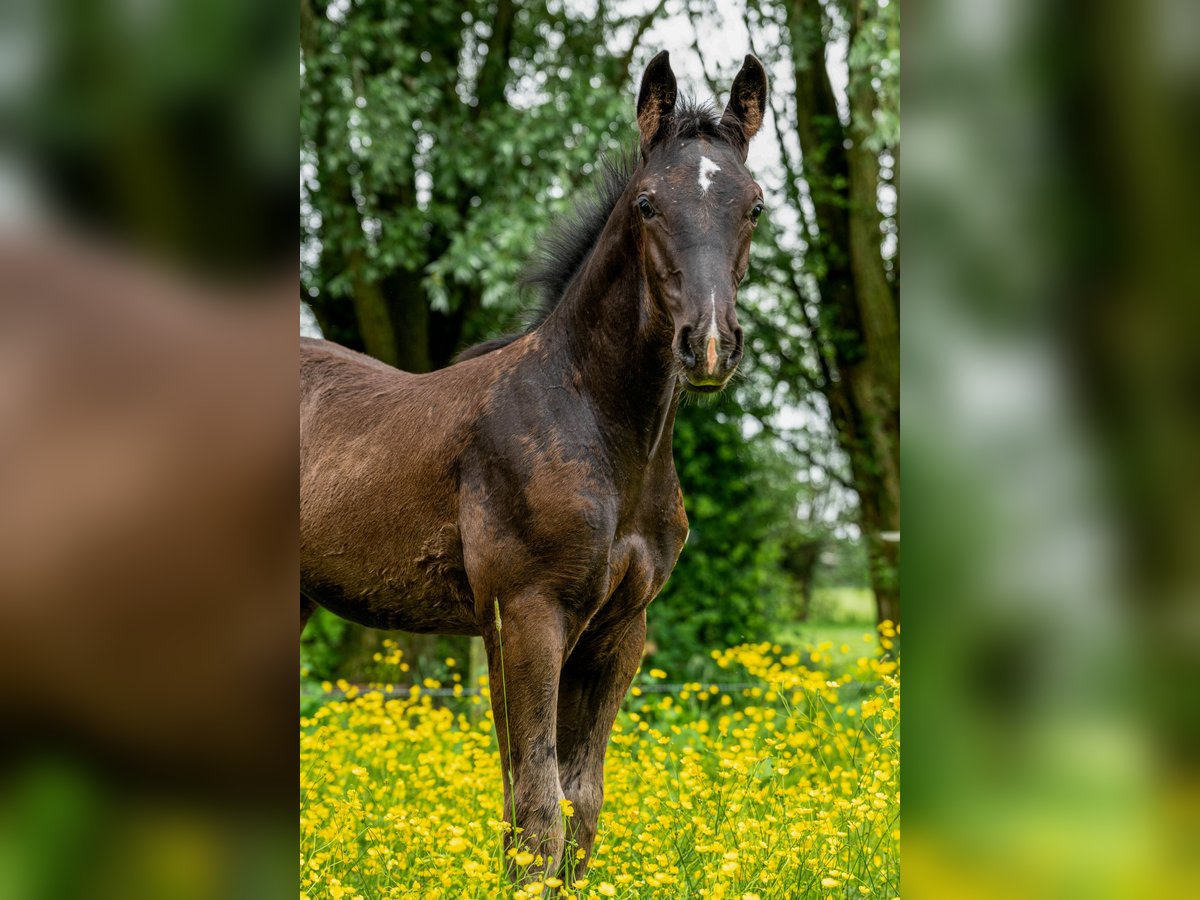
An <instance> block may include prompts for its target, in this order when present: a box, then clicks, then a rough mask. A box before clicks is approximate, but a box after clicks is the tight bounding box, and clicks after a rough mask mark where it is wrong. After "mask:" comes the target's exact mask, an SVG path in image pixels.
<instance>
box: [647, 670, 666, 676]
mask: <svg viewBox="0 0 1200 900" xmlns="http://www.w3.org/2000/svg"><path fill="white" fill-rule="evenodd" d="M650 677H651V678H666V677H667V673H666V672H664V671H663V670H662V669H651V670H650Z"/></svg>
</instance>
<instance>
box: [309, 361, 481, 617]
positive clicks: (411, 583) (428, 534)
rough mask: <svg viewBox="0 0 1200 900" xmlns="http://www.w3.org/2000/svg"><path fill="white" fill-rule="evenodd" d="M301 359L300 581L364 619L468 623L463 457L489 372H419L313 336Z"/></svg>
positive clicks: (317, 596)
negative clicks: (461, 524)
mask: <svg viewBox="0 0 1200 900" xmlns="http://www.w3.org/2000/svg"><path fill="white" fill-rule="evenodd" d="M300 368H301V415H300V544H301V548H300V552H301V586H302V589H303V590H304V591H305V593H306V594H307V595H308V596H310V597H311V599H313V600H315V601H316V602H317V603H319V604H321V605H322V606H326V607H327V608H329V609H331V610H332V611H334V612H336V613H338V614H339V615H341V616H343V617H345V618H348V619H352V620H355V621H359V622H362V623H363V624H367V625H374V626H376V627H384V628H403V629H406V630H410V631H442V632H453V631H462V630H464V629H465V628H467V624H468V623H467V622H466V621H465V619H464V616H465V612H466V610H467V609H469V606H470V604H469V600H468V598H466V597H465V596H464V579H463V577H462V576H461V569H462V561H461V560H462V550H461V538H460V537H459V531H458V489H459V471H458V470H459V466H458V460H459V457H460V455H461V453H462V450H463V447H464V446H465V445H466V444H467V443H468V442H469V436H470V434H471V432H472V429H473V428H474V425H475V422H476V420H477V418H478V415H479V409H480V407H481V405H482V404H483V402H484V397H485V395H486V386H487V381H486V378H485V377H483V374H484V373H482V372H472V371H470V367H468V370H467V371H462V372H454V371H452V370H449V369H447V370H441V371H439V372H436V373H431V374H427V375H414V374H411V373H407V372H402V371H400V370H398V369H395V368H393V367H391V366H388V365H386V364H384V363H381V362H379V361H377V360H375V359H372V358H371V357H369V356H365V355H364V354H361V353H356V352H355V351H353V350H349V349H347V348H345V347H341V346H339V345H337V344H334V343H331V342H328V341H321V340H311V339H305V340H302V342H301V353H300ZM455 368H461V367H455Z"/></svg>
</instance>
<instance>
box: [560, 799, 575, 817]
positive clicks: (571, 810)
mask: <svg viewBox="0 0 1200 900" xmlns="http://www.w3.org/2000/svg"><path fill="white" fill-rule="evenodd" d="M558 805H559V808H560V809H562V814H563V816H565V817H566V818H568V819H569V818H571V816H573V815H575V807H574V806H572V805H571V801H570V800H568V799H567V798H566V797H563V798H562V799H561V800H559V801H558Z"/></svg>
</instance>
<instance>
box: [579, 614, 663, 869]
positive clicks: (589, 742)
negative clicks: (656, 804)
mask: <svg viewBox="0 0 1200 900" xmlns="http://www.w3.org/2000/svg"><path fill="white" fill-rule="evenodd" d="M645 642H646V614H645V612H640V613H638V614H637V615H636V616H635V617H634V618H632V619H631V620H629V621H628V622H622V623H620V624H618V625H617V626H615V627H614V628H611V629H609V630H606V631H604V632H602V633H600V634H598V635H595V636H590V635H587V636H585V637H584V638H583V639H582V640H581V641H580V642H579V645H578V646H576V648H575V649H574V650H573V651H572V653H571V656H570V658H569V659H568V660H567V663H566V665H565V666H564V667H563V671H562V675H561V677H560V680H559V689H558V770H559V777H560V779H561V781H562V790H563V794H564V795H566V798H567V799H568V800H570V801H571V802H572V804H573V805H574V807H575V817H574V819H573V820H572V821H571V824H572V829H573V837H574V838H575V841H576V842H577V843H578V845H579V849H580V850H583V851H584V854H585V856H584V858H583V860H582V861H581V862H579V863H577V864H576V869H575V874H576V877H578V876H581V875H582V874H583V872H584V870H585V869H586V867H587V863H588V860H589V858H590V857H591V853H592V842H593V841H595V839H596V824H597V822H598V821H599V819H600V806H601V804H602V803H603V802H604V754H605V751H606V750H607V749H608V736H609V733H610V732H611V731H612V726H613V722H614V721H615V720H616V718H617V710H619V709H620V707H621V701H622V700H623V699H624V698H625V692H626V691H627V690H628V689H629V683H630V682H631V681H632V680H633V673H634V672H636V671H637V667H638V663H639V662H641V658H642V648H643V646H644V645H645ZM568 864H570V861H568Z"/></svg>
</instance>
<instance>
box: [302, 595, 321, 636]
mask: <svg viewBox="0 0 1200 900" xmlns="http://www.w3.org/2000/svg"><path fill="white" fill-rule="evenodd" d="M316 611H317V604H316V603H315V602H313V601H312V600H310V599H308V598H307V597H305V596H304V595H303V594H301V595H300V633H301V634H304V626H305V625H307V624H308V620H309V619H311V618H312V614H313V613H315V612H316Z"/></svg>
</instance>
